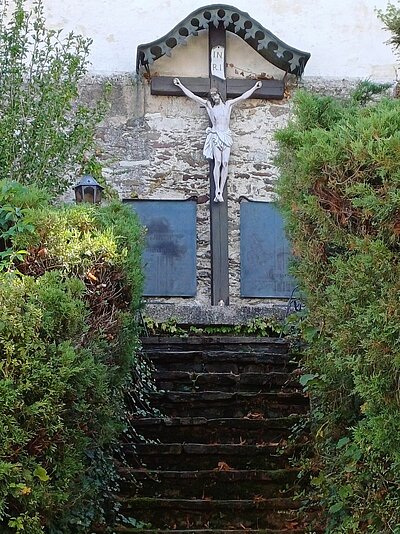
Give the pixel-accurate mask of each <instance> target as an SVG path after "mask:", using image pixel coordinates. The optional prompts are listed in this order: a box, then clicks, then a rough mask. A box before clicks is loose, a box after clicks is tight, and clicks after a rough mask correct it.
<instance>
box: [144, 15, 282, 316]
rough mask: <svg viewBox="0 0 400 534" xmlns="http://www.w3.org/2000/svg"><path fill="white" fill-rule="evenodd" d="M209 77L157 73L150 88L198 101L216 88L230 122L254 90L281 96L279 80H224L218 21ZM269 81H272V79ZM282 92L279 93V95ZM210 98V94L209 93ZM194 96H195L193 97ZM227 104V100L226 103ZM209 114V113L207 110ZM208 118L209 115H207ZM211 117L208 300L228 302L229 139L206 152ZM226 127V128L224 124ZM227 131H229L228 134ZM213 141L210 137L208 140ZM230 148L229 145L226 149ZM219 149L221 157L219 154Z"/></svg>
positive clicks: (222, 39) (211, 46)
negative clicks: (233, 107) (232, 112)
mask: <svg viewBox="0 0 400 534" xmlns="http://www.w3.org/2000/svg"><path fill="white" fill-rule="evenodd" d="M208 36H209V39H208V42H209V78H208V79H207V78H198V79H196V78H181V79H179V78H173V77H164V76H163V77H161V76H157V77H154V78H153V79H152V83H151V92H152V94H155V95H170V96H183V95H184V94H185V95H186V96H189V97H190V98H192V99H193V100H196V96H197V97H198V102H199V103H200V104H203V105H204V104H205V103H206V101H205V100H204V99H203V97H204V96H205V95H208V94H209V93H210V89H211V88H212V90H213V91H214V92H215V93H214V94H215V96H214V99H215V98H217V99H218V98H221V99H222V100H223V101H225V100H226V98H227V97H233V99H232V100H228V102H227V105H228V107H229V110H226V113H227V114H228V116H227V117H225V120H226V121H227V122H229V115H230V109H231V105H233V104H236V103H237V102H239V101H240V100H244V99H245V98H249V97H250V96H253V93H254V91H256V94H255V95H254V96H256V97H257V98H282V96H283V90H282V87H283V84H282V82H281V81H280V80H266V81H267V82H268V83H265V82H263V83H262V82H261V81H258V82H257V81H255V80H239V79H232V80H227V79H226V74H225V65H226V55H225V54H226V30H225V28H224V27H223V26H222V25H220V26H219V27H217V28H216V27H215V26H214V25H212V24H211V25H210V26H209V30H208ZM271 82H272V83H271ZM281 95H282V96H281ZM210 96H211V98H213V95H212V94H211V95H210ZM193 97H194V98H193ZM225 105H226V104H225ZM209 115H210V113H209ZM210 118H211V117H210ZM213 126H215V125H214V124H213V120H212V119H211V128H209V129H207V130H208V132H207V133H208V135H207V139H206V144H205V150H204V153H205V155H206V156H207V157H208V158H209V162H210V163H209V176H210V226H211V229H210V233H211V304H212V305H222V304H223V305H225V306H226V305H228V304H229V250H228V204H227V202H226V201H224V200H226V199H227V192H226V189H227V184H226V178H227V171H228V168H227V163H228V158H229V152H230V145H231V144H232V143H231V140H230V139H223V141H224V142H225V144H224V143H222V146H223V147H224V148H225V147H226V149H223V150H218V148H217V149H216V150H215V149H214V150H213V148H212V146H211V147H210V146H209V150H210V152H209V156H208V155H207V154H206V150H207V141H208V140H210V138H211V139H212V135H213V131H212V130H213ZM226 130H227V128H226ZM227 135H229V134H227ZM208 144H209V145H210V144H211V145H212V141H211V140H210V142H209V143H208ZM228 148H229V149H228ZM218 153H220V158H219V157H218V155H217V154H218Z"/></svg>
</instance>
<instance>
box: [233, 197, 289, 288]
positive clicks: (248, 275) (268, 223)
mask: <svg viewBox="0 0 400 534" xmlns="http://www.w3.org/2000/svg"><path fill="white" fill-rule="evenodd" d="M290 257H291V253H290V247H289V243H288V241H287V239H286V236H285V231H284V226H283V220H282V216H281V215H280V213H279V211H278V209H277V207H276V206H275V204H274V203H273V202H246V201H243V202H242V203H241V204H240V293H241V296H242V297H284V298H286V297H290V294H291V292H292V290H293V288H294V287H295V285H296V284H295V282H294V280H293V278H292V277H291V276H289V274H288V263H289V260H290Z"/></svg>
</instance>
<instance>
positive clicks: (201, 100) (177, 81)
mask: <svg viewBox="0 0 400 534" xmlns="http://www.w3.org/2000/svg"><path fill="white" fill-rule="evenodd" d="M173 82H174V84H175V85H176V86H177V87H179V88H180V89H181V91H182V93H184V94H185V95H186V96H188V97H189V98H191V99H192V100H194V101H195V102H198V103H199V104H202V105H203V106H205V105H206V104H207V100H205V99H204V98H200V97H199V96H197V95H195V94H194V93H192V91H190V90H189V89H188V88H187V87H185V86H184V85H183V83H182V82H181V81H180V79H179V78H174V80H173Z"/></svg>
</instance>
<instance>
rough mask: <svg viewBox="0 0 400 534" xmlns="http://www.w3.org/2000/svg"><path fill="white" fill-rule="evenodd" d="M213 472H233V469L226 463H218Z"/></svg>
mask: <svg viewBox="0 0 400 534" xmlns="http://www.w3.org/2000/svg"><path fill="white" fill-rule="evenodd" d="M214 471H233V468H232V467H230V466H229V465H228V464H227V463H226V462H218V465H217V467H216V468H215V469H214Z"/></svg>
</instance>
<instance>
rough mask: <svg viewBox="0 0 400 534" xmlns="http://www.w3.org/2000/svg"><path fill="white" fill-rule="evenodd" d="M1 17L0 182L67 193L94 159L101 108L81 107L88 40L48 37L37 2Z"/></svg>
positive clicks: (20, 0)
mask: <svg viewBox="0 0 400 534" xmlns="http://www.w3.org/2000/svg"><path fill="white" fill-rule="evenodd" d="M7 4H8V3H5V4H3V7H2V8H1V12H0V179H11V180H15V181H18V182H21V183H23V184H40V186H41V187H42V188H45V189H46V190H47V191H48V192H50V194H52V195H53V196H54V195H58V194H60V193H63V192H64V191H66V189H68V187H69V185H70V183H71V181H72V179H73V176H74V175H75V174H76V172H77V170H78V169H79V168H80V167H83V168H84V167H85V161H87V159H89V162H91V161H92V160H91V159H90V155H91V153H92V152H93V142H94V141H93V139H94V130H95V127H96V125H97V123H98V122H99V120H100V119H101V117H102V113H103V109H104V105H103V103H99V104H96V105H94V106H93V107H88V106H85V105H83V104H82V103H78V89H79V87H78V86H79V82H80V80H81V79H82V77H83V76H84V74H85V73H86V68H87V65H88V52H89V47H90V44H91V41H90V40H89V39H84V38H83V37H81V36H78V35H74V34H73V33H69V34H68V35H64V33H63V32H62V31H56V30H49V29H47V28H46V21H45V18H44V15H43V5H42V4H43V3H42V0H34V2H33V4H32V8H29V9H28V8H27V7H25V4H26V0H16V1H15V10H14V12H13V14H12V15H11V17H10V16H9V13H8V5H7Z"/></svg>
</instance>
